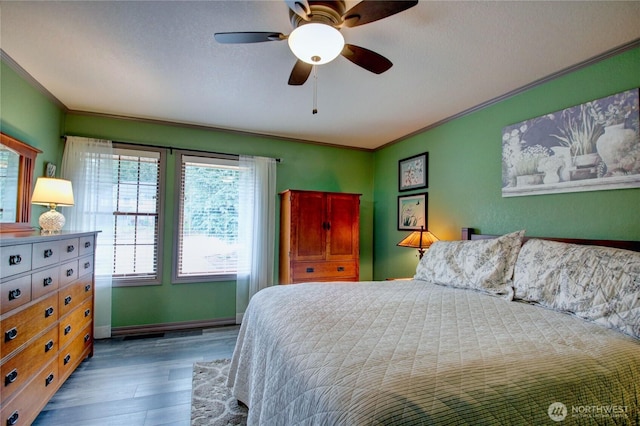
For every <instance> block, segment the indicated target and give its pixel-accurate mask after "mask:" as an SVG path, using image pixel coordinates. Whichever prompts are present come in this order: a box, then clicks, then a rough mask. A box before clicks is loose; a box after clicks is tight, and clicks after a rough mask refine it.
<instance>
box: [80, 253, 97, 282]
mask: <svg viewBox="0 0 640 426" xmlns="http://www.w3.org/2000/svg"><path fill="white" fill-rule="evenodd" d="M87 274H93V256H87V257H82V258H80V259H78V276H79V277H82V276H84V275H87Z"/></svg>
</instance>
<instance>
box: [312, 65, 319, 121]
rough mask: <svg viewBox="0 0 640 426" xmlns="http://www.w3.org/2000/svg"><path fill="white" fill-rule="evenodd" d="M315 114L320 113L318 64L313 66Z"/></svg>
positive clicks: (313, 111)
mask: <svg viewBox="0 0 640 426" xmlns="http://www.w3.org/2000/svg"><path fill="white" fill-rule="evenodd" d="M312 113H313V114H317V113H318V66H317V65H314V66H313V110H312Z"/></svg>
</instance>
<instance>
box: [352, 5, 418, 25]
mask: <svg viewBox="0 0 640 426" xmlns="http://www.w3.org/2000/svg"><path fill="white" fill-rule="evenodd" d="M416 4H418V0H410V1H377V0H362V1H361V2H360V3H358V4H356V5H355V6H353V7H352V8H351V9H349V10H347V11H346V12H345V14H344V15H342V19H343V21H344V25H345V26H347V27H357V26H358V25H364V24H368V23H369V22H373V21H377V20H378V19H383V18H386V17H388V16H391V15H395V14H396V13H400V12H402V11H404V10H407V9H409V8H411V7H413V6H415V5H416Z"/></svg>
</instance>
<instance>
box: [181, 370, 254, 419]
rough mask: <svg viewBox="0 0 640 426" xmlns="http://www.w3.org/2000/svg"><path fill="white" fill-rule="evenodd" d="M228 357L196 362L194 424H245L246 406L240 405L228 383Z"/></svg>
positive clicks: (193, 384)
mask: <svg viewBox="0 0 640 426" xmlns="http://www.w3.org/2000/svg"><path fill="white" fill-rule="evenodd" d="M230 363H231V361H230V360H228V359H221V360H216V361H209V362H196V363H195V364H194V365H193V381H192V388H191V389H192V390H191V425H192V426H200V425H215V426H218V425H220V426H228V425H234V426H240V425H242V426H244V425H246V424H247V409H246V407H244V406H240V405H238V402H237V401H236V399H235V398H234V397H233V395H231V389H229V388H228V387H227V385H226V383H227V376H228V375H229V364H230Z"/></svg>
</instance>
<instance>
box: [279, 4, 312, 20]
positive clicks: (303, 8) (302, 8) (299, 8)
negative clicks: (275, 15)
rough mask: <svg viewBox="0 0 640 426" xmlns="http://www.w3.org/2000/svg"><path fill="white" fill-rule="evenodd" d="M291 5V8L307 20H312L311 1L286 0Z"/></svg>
mask: <svg viewBox="0 0 640 426" xmlns="http://www.w3.org/2000/svg"><path fill="white" fill-rule="evenodd" d="M284 2H285V3H287V6H289V9H291V10H293V12H294V13H295V14H296V15H298V16H300V17H301V18H302V19H304V20H305V21H308V20H310V19H311V18H310V17H309V14H310V13H311V8H310V7H309V2H308V1H307V0H284Z"/></svg>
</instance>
